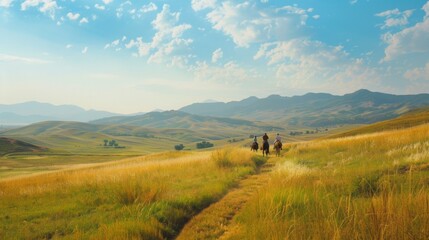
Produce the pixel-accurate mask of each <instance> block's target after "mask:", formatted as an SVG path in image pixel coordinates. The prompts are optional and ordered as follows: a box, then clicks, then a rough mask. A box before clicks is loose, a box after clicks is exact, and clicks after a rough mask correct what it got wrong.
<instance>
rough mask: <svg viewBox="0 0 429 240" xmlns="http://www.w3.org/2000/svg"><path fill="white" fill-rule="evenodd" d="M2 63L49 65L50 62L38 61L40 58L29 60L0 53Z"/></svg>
mask: <svg viewBox="0 0 429 240" xmlns="http://www.w3.org/2000/svg"><path fill="white" fill-rule="evenodd" d="M0 62H21V63H29V64H45V63H49V61H46V60H42V59H38V58H28V57H21V56H14V55H7V54H2V53H0Z"/></svg>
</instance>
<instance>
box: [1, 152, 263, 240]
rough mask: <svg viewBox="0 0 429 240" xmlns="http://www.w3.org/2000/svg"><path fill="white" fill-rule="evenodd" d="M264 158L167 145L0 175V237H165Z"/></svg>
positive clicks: (174, 234)
mask: <svg viewBox="0 0 429 240" xmlns="http://www.w3.org/2000/svg"><path fill="white" fill-rule="evenodd" d="M263 162H264V159H263V158H262V157H260V156H256V155H254V154H252V153H250V152H249V151H248V149H234V150H233V149H223V150H216V151H213V152H166V153H159V154H151V155H148V156H144V157H135V158H129V159H125V160H121V161H115V162H109V163H104V164H100V165H96V166H92V167H86V168H82V169H71V170H67V171H60V172H54V173H46V174H42V175H38V176H29V177H21V178H17V179H10V180H7V179H6V180H2V181H0V214H1V215H0V239H58V238H62V239H165V238H168V239H171V238H173V237H174V236H176V235H177V234H178V232H179V231H180V229H181V228H182V226H183V225H184V224H185V223H186V222H187V221H188V220H189V219H190V218H191V217H192V216H193V215H195V214H197V213H198V212H199V211H201V210H202V209H204V208H205V207H207V206H208V205H209V204H211V203H213V202H215V201H217V200H218V199H220V198H221V197H222V196H223V195H224V194H225V193H226V192H228V190H229V189H231V188H232V187H234V186H235V185H236V184H237V181H239V180H240V179H242V178H243V177H245V176H247V175H249V174H253V173H255V172H256V170H257V168H258V165H261V164H263Z"/></svg>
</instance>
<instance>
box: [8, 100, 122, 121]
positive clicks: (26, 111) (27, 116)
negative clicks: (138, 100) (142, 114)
mask: <svg viewBox="0 0 429 240" xmlns="http://www.w3.org/2000/svg"><path fill="white" fill-rule="evenodd" d="M117 115H119V114H116V113H110V112H105V111H96V110H85V109H83V108H80V107H77V106H74V105H59V106H57V105H52V104H49V103H39V102H25V103H18V104H11V105H5V104H0V124H1V125H25V124H31V123H35V122H40V121H52V120H68V121H81V122H87V121H91V120H94V119H99V118H105V117H111V116H117Z"/></svg>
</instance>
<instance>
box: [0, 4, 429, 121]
mask: <svg viewBox="0 0 429 240" xmlns="http://www.w3.org/2000/svg"><path fill="white" fill-rule="evenodd" d="M362 88H365V89H369V90H371V91H379V92H387V93H394V94H416V93H428V92H429V1H426V0H424V1H420V0H412V1H411V0H398V1H388V0H344V1H320V0H300V1H298V0H294V1H289V0H248V1H236V0H228V1H219V0H190V1H186V0H181V1H177V0H170V1H167V0H165V1H162V0H152V1H145V0H138V1H127V0H125V1H124V0H96V1H91V0H72V1H67V0H0V104H13V103H20V102H26V101H39V102H47V103H52V104H56V105H60V104H73V105H78V106H81V107H83V108H85V109H97V110H106V111H111V112H117V113H136V112H147V111H151V110H154V109H163V110H170V109H178V108H180V107H183V106H185V105H188V104H191V103H195V102H204V101H207V100H216V101H223V102H228V101H237V100H242V99H244V98H247V97H249V96H257V97H261V98H262V97H267V96H269V95H272V94H279V95H281V96H294V95H302V94H305V93H307V92H326V93H331V94H336V95H343V94H346V93H351V92H353V91H356V90H358V89H362Z"/></svg>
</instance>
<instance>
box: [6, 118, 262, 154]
mask: <svg viewBox="0 0 429 240" xmlns="http://www.w3.org/2000/svg"><path fill="white" fill-rule="evenodd" d="M187 115H189V114H187ZM175 119H177V118H175ZM227 120H229V119H227ZM227 120H225V121H227ZM170 121H173V120H170ZM230 121H231V123H230V125H227V124H224V125H222V124H215V123H212V124H211V122H204V119H203V120H202V121H201V123H199V124H197V123H195V124H197V125H198V126H199V127H195V130H194V129H193V128H192V127H191V128H190V129H183V128H149V127H143V126H133V125H126V124H121V125H113V124H111V125H105V124H92V123H81V122H62V121H49V122H41V123H36V124H32V125H29V126H25V127H21V128H16V129H11V130H8V131H5V132H2V133H0V136H5V137H10V138H14V139H19V140H21V141H25V142H29V143H31V144H35V145H42V146H47V147H49V148H50V149H52V150H53V151H57V152H61V153H71V154H101V153H103V154H114V153H115V154H117V153H124V154H142V153H149V152H159V151H165V150H172V149H173V146H174V145H176V144H179V143H182V144H184V145H185V146H186V147H187V148H195V144H196V142H201V141H211V142H216V146H219V145H222V144H226V143H227V139H231V138H236V139H243V138H247V137H248V136H249V135H250V134H254V133H260V132H263V131H264V130H265V129H264V128H263V127H258V126H256V125H253V126H247V125H245V124H247V122H246V121H241V120H237V121H235V120H230ZM239 123H243V124H244V125H241V124H239ZM249 123H250V122H249ZM204 125H205V126H206V127H205V128H203V126H204ZM105 139H107V140H115V141H116V142H117V143H118V144H119V146H120V147H125V148H123V149H106V148H104V146H103V145H104V140H105Z"/></svg>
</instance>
